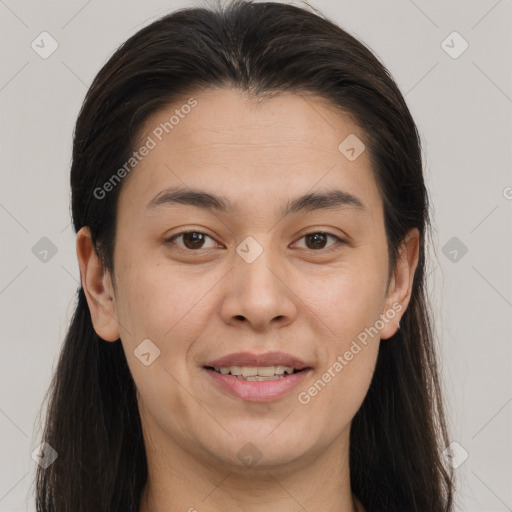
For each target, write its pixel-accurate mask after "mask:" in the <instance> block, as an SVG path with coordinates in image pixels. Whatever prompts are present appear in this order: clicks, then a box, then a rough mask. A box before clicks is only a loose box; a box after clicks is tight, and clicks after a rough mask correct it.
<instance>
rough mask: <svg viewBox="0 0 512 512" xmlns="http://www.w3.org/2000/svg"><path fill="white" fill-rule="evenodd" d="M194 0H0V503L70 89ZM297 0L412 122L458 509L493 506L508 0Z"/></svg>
mask: <svg viewBox="0 0 512 512" xmlns="http://www.w3.org/2000/svg"><path fill="white" fill-rule="evenodd" d="M288 3H296V4H297V5H301V4H300V2H298V1H297V2H288ZM194 5H202V3H200V2H194V1H175V0H168V1H163V0H159V1H157V0H152V1H145V2H142V1H139V2H135V1H126V0H125V1H101V2H100V1H98V0H89V1H66V2H63V1H62V2H55V1H53V2H50V1H47V2H40V1H38V0H27V1H23V2H21V1H15V0H0V42H1V48H2V54H1V58H2V64H1V69H0V107H1V112H2V115H1V123H0V129H1V133H0V135H1V144H2V150H1V154H0V169H1V180H2V181H1V189H0V228H1V241H2V245H1V260H0V304H1V315H2V318H1V340H2V351H1V357H0V368H1V377H0V379H1V380H0V393H1V394H0V434H1V435H0V446H1V456H0V511H1V512H6V511H27V510H35V506H34V500H33V487H32V481H33V475H34V471H35V462H34V461H33V460H32V458H31V453H32V451H33V450H34V449H35V448H36V446H37V445H38V444H39V443H40V441H41V440H40V431H39V424H38V418H37V414H38V412H39V409H40V406H41V403H42V400H43V396H44V393H45V391H46V389H47V388H48V385H49V383H50V377H51V375H52V371H53V369H54V367H55V365H56V362H57V357H58V354H59V349H60V346H61V343H62V340H63V338H64V336H65V333H66V330H67V327H68V323H69V321H70V318H71V315H72V313H73V310H74V297H75V292H76V289H77V286H78V284H79V271H78V264H77V260H76V254H75V234H74V232H73V230H72V228H71V224H70V211H69V185H68V183H69V165H70V157H71V140H72V133H73V127H74V123H75V121H76V117H77V114H78V111H79V108H80V106H81V103H82V100H83V98H84V95H85V93H86V91H87V88H88V86H89V85H90V83H91V81H92V79H93V78H94V76H95V75H96V73H97V72H98V71H99V70H100V68H101V66H102V65H103V64H104V63H105V62H106V60H107V59H108V57H109V56H110V55H111V54H112V53H113V52H114V50H115V49H116V48H117V46H118V45H119V44H120V43H122V42H123V41H124V40H125V39H126V38H127V37H129V36H130V35H132V34H133V33H134V32H136V31H137V30H138V29H140V28H142V27H143V26H145V25H147V24H148V23H149V22H151V21H152V20H154V19H156V18H157V17H159V16H161V15H163V14H166V13H168V12H170V11H173V10H175V9H177V8H180V7H187V6H194ZM311 5H313V6H314V7H315V8H317V9H320V10H321V11H322V12H323V13H324V14H325V15H326V16H328V17H330V18H331V19H333V20H334V21H336V22H337V23H338V24H339V25H341V26H342V27H343V28H345V29H346V30H348V31H349V32H350V33H352V34H354V35H355V36H357V37H359V38H360V39H362V40H363V41H364V42H365V43H366V44H367V45H368V46H370V47H371V49H372V50H373V51H374V52H375V53H376V55H377V56H378V57H379V58H380V59H381V60H382V61H383V63H384V64H385V65H386V66H387V67H388V69H389V70H390V72H391V73H392V75H393V76H394V78H395V80H396V81H397V83H398V86H399V87H400V89H401V90H402V92H403V94H404V95H405V99H406V101H407V103H408V105H409V107H410V109H411V112H412V115H413V117H414V119H415V121H416V123H417V125H418V128H419V131H420V135H421V137H422V142H423V153H424V166H425V179H426V182H427V187H428V188H429V191H430V199H431V203H432V208H433V215H434V216H433V223H434V226H433V227H434V233H433V235H434V236H433V239H432V243H433V246H432V248H431V251H430V261H429V264H428V265H429V272H430V274H429V279H430V284H431V297H432V302H433V305H434V312H435V320H436V332H437V336H438V340H439V346H440V353H439V355H440V359H441V361H442V365H441V367H442V372H443V379H444V380H443V383H444V389H445V394H446V407H447V410H448V413H449V422H450V426H451V438H452V441H453V442H456V443H458V445H460V448H457V449H458V453H459V455H457V457H458V463H460V466H459V467H458V468H457V470H456V473H457V477H458V483H459V490H458V498H457V499H458V507H457V510H465V511H469V512H476V511H478V512H483V511H485V512H501V511H510V510H512V491H511V482H512V439H511V437H512V422H511V416H512V385H511V373H512V372H511V367H512V357H511V355H512V354H511V352H512V351H511V339H512V335H511V334H512V329H511V327H512V326H511V317H512V315H511V311H512V297H511V282H512V281H511V265H510V263H511V261H512V257H511V256H512V255H511V234H512V230H511V205H512V199H511V198H512V177H511V172H510V171H511V150H510V148H511V103H512V100H511V97H512V93H511V62H512V59H511V26H510V23H511V1H510V0H499V1H497V0H480V1H447V0H439V1H432V0H429V1H427V0H414V1H413V0H393V1H386V2H382V1H378V0H375V1H367V0H339V1H335V0H316V1H315V0H312V1H311ZM44 31H46V32H48V33H49V34H50V35H51V37H52V38H53V39H54V40H55V41H56V42H57V44H58V48H57V49H56V51H55V52H54V53H53V54H52V55H50V56H49V57H48V58H46V59H43V58H42V57H41V56H40V55H39V54H38V53H37V52H36V51H34V50H33V49H32V47H31V43H32V42H33V41H34V40H35V41H36V42H37V41H38V40H40V39H38V37H39V35H40V34H41V33H42V32H44ZM454 31H456V32H457V33H458V34H460V37H459V36H458V35H453V34H452V33H453V32H454ZM44 37H47V36H44ZM46 41H47V42H48V41H49V40H48V39H47V40H46ZM443 41H445V43H443ZM464 41H466V42H467V44H468V48H467V49H466V50H465V51H464V52H463V53H462V54H460V55H457V54H458V53H459V52H460V50H462V49H463V48H464V45H465V43H464ZM45 47H46V48H49V44H46V45H45ZM445 50H448V52H451V54H452V55H449V54H448V53H447V51H445ZM454 56H455V57H456V58H454ZM43 237H47V238H48V239H49V240H51V242H52V243H53V244H54V245H55V250H56V252H55V254H53V255H52V253H49V255H48V256H47V260H46V261H41V259H40V258H39V257H37V253H38V251H37V248H38V247H39V246H38V245H36V244H38V243H39V244H41V243H45V242H40V240H41V239H42V238H43ZM46 243H47V242H46ZM34 246H35V249H34ZM464 250H467V252H466V253H464ZM454 251H456V252H454ZM458 445H457V446H458ZM461 450H464V451H461ZM465 452H467V455H465ZM460 454H462V455H464V456H463V457H462V458H461V455H460ZM465 456H467V459H465V460H464V457H465Z"/></svg>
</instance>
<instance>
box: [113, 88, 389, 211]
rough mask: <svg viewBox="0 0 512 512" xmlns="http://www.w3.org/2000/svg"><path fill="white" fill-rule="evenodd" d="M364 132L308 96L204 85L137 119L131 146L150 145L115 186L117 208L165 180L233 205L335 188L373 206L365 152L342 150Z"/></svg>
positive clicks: (142, 200) (150, 194) (146, 197)
mask: <svg viewBox="0 0 512 512" xmlns="http://www.w3.org/2000/svg"><path fill="white" fill-rule="evenodd" d="M192 100H193V101H192ZM186 105H194V107H193V108H188V107H187V108H185V106H186ZM365 138H366V137H365V134H364V132H363V130H362V129H361V128H360V127H359V126H358V125H357V124H356V123H355V122H354V121H353V120H352V119H351V117H350V116H349V115H347V114H344V113H343V112H342V111H341V110H340V109H337V108H334V107H333V106H332V105H330V104H329V103H328V102H326V101H325V100H323V99H321V98H317V97H313V96H311V95H303V94H291V93H280V94H278V95H276V96H274V97H272V98H267V99H264V100H258V101H252V100H249V99H248V98H247V97H246V96H244V95H243V94H242V93H240V92H239V91H235V90H230V89H210V90H206V91H201V92H200V93H197V94H194V95H191V96H184V97H183V98H182V99H181V100H179V101H175V102H174V103H173V104H172V105H170V106H168V107H166V108H164V109H161V110H160V111H158V112H157V113H155V114H154V115H152V116H150V118H148V120H147V121H146V123H145V124H144V126H143V128H142V130H141V134H140V137H139V145H138V146H137V147H139V146H141V145H143V144H145V143H147V142H148V141H151V143H150V144H148V145H151V146H152V149H151V150H150V151H148V152H147V154H146V156H144V157H142V158H141V160H140V162H139V163H137V165H136V166H135V167H134V169H133V170H132V171H131V173H130V175H129V176H128V178H127V179H126V182H125V183H124V184H123V190H122V193H121V197H120V201H119V211H120V212H121V211H122V210H123V209H126V208H129V209H131V210H134V209H136V210H138V211H142V210H145V209H146V206H147V204H148V202H149V201H151V200H152V199H153V198H154V197H155V195H157V194H158V193H159V192H161V191H162V190H164V189H165V188H167V187H171V186H180V187H185V188H186V187H189V188H193V189H202V190H205V191H207V192H211V193H213V194H216V195H223V196H230V197H231V199H232V203H233V204H234V205H235V207H236V208H237V209H240V208H243V207H244V205H245V206H246V207H247V208H249V207H251V208H252V207H254V205H255V204H259V205H260V206H261V207H263V206H266V207H267V208H271V202H272V201H273V200H274V199H279V202H280V205H279V206H282V199H283V198H285V199H286V198H288V197H294V196H298V195H304V194H305V193H306V192H315V191H316V190H317V189H322V191H326V190H328V189H330V188H332V189H334V188H335V189H338V190H339V189H342V190H345V191H346V192H347V193H349V194H352V195H354V196H357V197H360V198H361V200H362V202H363V203H364V205H365V207H366V208H367V209H368V211H371V210H372V209H380V208H381V206H382V203H381V201H380V197H379V193H378V190H377V188H376V184H375V181H374V178H373V173H372V171H371V164H370V159H369V155H368V152H367V151H366V150H363V151H362V153H361V154H360V155H359V156H358V157H357V158H356V159H355V160H354V159H352V160H351V159H349V158H347V154H346V153H343V151H342V150H343V148H344V146H343V143H344V141H346V140H348V141H352V142H353V141H356V144H358V143H359V144H361V146H358V147H356V150H358V151H359V150H361V148H364V145H363V144H364V141H365ZM357 141H359V142H357ZM340 144H341V145H342V147H341V150H340ZM352 145H353V144H352ZM345 146H346V144H345ZM135 149H136V148H135Z"/></svg>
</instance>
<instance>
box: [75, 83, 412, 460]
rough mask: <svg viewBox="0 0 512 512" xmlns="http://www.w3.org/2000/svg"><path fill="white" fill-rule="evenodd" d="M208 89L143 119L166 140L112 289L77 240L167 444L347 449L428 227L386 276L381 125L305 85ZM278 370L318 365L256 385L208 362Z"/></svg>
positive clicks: (122, 219) (174, 449) (99, 316)
mask: <svg viewBox="0 0 512 512" xmlns="http://www.w3.org/2000/svg"><path fill="white" fill-rule="evenodd" d="M193 97H194V99H195V101H196V102H197V103H196V104H195V106H193V108H183V105H186V104H187V101H188V99H189V97H185V98H184V99H183V102H182V103H176V104H173V105H172V107H169V108H166V109H165V110H162V111H160V112H159V113H157V114H155V115H154V116H152V117H151V118H150V119H149V120H148V121H147V123H146V124H145V127H144V131H143V133H142V135H141V137H140V141H141V145H142V144H144V143H146V144H147V145H148V146H153V147H151V148H150V150H149V151H148V152H147V154H146V156H144V157H142V158H141V161H140V162H139V163H137V165H136V166H135V168H134V169H133V170H132V171H131V173H130V174H129V176H127V177H126V178H125V180H126V181H125V182H124V183H123V189H122V192H121V194H120V198H119V204H118V220H117V235H116V236H117V238H116V243H115V252H114V269H115V288H114V287H113V286H112V280H111V277H110V276H109V275H108V273H102V270H101V267H100V266H99V264H98V261H97V260H96V259H95V257H94V254H91V253H90V252H89V253H87V250H86V249H85V247H86V245H87V244H86V239H87V237H86V235H85V232H83V233H80V234H79V237H78V239H77V250H78V253H79V259H80V268H81V273H82V280H83V281H84V282H85V284H86V286H87V297H88V302H89V306H90V309H91V315H92V318H93V323H94V327H95V329H96V331H97V332H98V334H99V335H100V336H101V337H102V338H104V339H105V340H108V341H113V340H116V339H117V338H118V337H120V338H121V341H122V345H123V348H124V351H125V354H126V357H127V361H128V365H129V368H130V370H131V372H132V375H133V378H134V381H135V384H136V387H137V393H138V400H139V408H140V412H141V418H142V422H143V426H144V432H145V436H146V437H150V438H151V439H152V441H153V444H154V445H157V446H158V447H159V448H160V449H161V450H165V451H166V453H168V454H173V456H176V457H177V458H179V454H185V453H186V454H187V456H192V457H194V458H195V459H197V460H202V461H205V462H207V463H212V464H213V463H215V464H216V465H221V466H223V465H225V466H226V467H231V468H232V467H233V465H235V466H239V467H243V466H244V464H245V465H247V460H248V459H247V458H244V457H245V456H246V455H248V456H249V457H251V456H252V457H253V458H254V457H256V458H258V457H260V460H259V462H258V464H259V466H260V467H276V466H278V465H283V464H297V465H299V464H301V463H303V464H306V463H307V462H308V461H310V460H311V459H312V458H314V457H318V456H319V455H320V454H321V453H323V452H324V451H325V450H326V448H327V447H329V446H335V445H336V443H338V444H339V446H341V445H342V444H343V443H345V448H346V442H347V440H348V433H349V430H350V424H351V421H352V418H353V417H354V415H355V413H356V412H357V410H358V409H359V407H360V406H361V404H362V402H363V400H364V397H365V395H366V392H367V390H368V387H369V385H370V382H371V379H372V375H373V372H374V368H375V363H376V358H377V354H378V350H379V343H380V340H381V339H385V338H388V337H390V336H392V335H393V334H394V333H395V332H396V325H397V321H398V320H399V319H400V317H401V316H402V314H403V311H405V308H406V307H407V303H408V300H409V297H410V291H411V283H412V277H413V273H414V269H415V266H416V261H417V252H415V247H417V238H414V237H413V238H411V240H412V242H411V243H410V244H409V245H408V246H407V248H406V249H407V251H406V252H404V254H405V256H404V258H403V261H402V262H401V263H400V264H399V265H398V266H397V271H396V273H395V274H393V275H392V276H391V277H390V276H388V257H387V254H388V252H387V242H386V236H385V231H384V217H383V206H382V200H381V197H380V195H379V191H378V189H377V186H376V183H375V181H374V179H373V177H372V171H371V164H370V159H369V154H368V151H366V150H363V146H362V145H361V144H364V143H365V139H366V137H365V134H364V132H363V131H362V130H361V129H360V128H359V127H358V126H357V125H356V124H355V123H354V122H353V121H352V120H351V119H350V118H349V117H348V116H346V115H344V114H342V113H341V112H340V111H339V110H335V109H334V108H333V107H332V106H329V105H328V104H327V103H326V102H324V101H322V100H321V99H319V98H315V97H312V96H309V97H307V96H298V95H293V94H279V95H277V96H275V97H274V98H272V99H266V100H265V101H262V102H260V103H258V104H256V103H254V102H251V101H249V100H248V99H246V98H245V97H244V96H242V95H241V93H239V92H238V91H232V90H227V89H216V90H209V91H203V92H201V93H198V94H196V95H194V96H193ZM188 104H189V105H190V104H191V103H188ZM176 110H178V111H179V112H180V115H179V116H178V117H179V121H178V122H176V119H177V118H178V117H176V119H174V120H173V121H174V122H173V127H172V130H171V129H169V125H167V129H168V131H169V133H166V131H165V130H163V129H162V126H165V123H166V122H168V121H169V119H170V117H171V116H172V115H173V114H174V113H175V111H176ZM185 112H187V113H185ZM159 127H160V130H159V129H158V128H159ZM161 132H162V133H161ZM157 134H159V136H157ZM148 137H149V138H150V139H151V141H152V142H150V141H149V139H148ZM347 137H350V138H349V139H348V140H347V141H346V142H345V143H343V141H345V139H347ZM160 138H161V140H159V139H160ZM153 143H154V144H153ZM342 143H343V144H342ZM340 144H341V147H340ZM138 147H140V146H138ZM350 148H354V151H352V150H351V149H350ZM361 150H362V152H361ZM358 153H360V154H359V155H358ZM354 157H356V158H354ZM192 190H193V191H197V192H198V193H197V194H191V191H192ZM180 191H181V195H180V194H177V193H178V192H180ZM166 192H167V194H166ZM183 192H186V193H188V194H183ZM173 193H174V195H173ZM202 194H210V195H211V196H215V198H213V199H212V198H211V197H209V196H205V195H202ZM305 196H308V197H305ZM323 196H325V197H323ZM298 198H303V199H302V200H299V199H298ZM103 200H108V194H107V197H106V198H105V199H103ZM388 277H390V280H389V281H388ZM369 333H370V334H369ZM375 333H376V334H375ZM372 334H373V335H372ZM144 340H146V341H144ZM240 353H244V354H245V355H247V354H249V356H250V355H252V356H254V357H255V359H250V358H248V359H244V358H243V357H242V356H241V355H240ZM272 353H274V354H272ZM276 353H280V355H276ZM237 354H238V355H237ZM257 356H268V358H267V359H265V357H263V358H262V359H258V357H257ZM226 358H227V359H226ZM222 359H224V361H222ZM274 363H275V364H274ZM280 365H282V366H288V365H289V366H292V367H295V368H296V369H300V368H304V369H303V370H302V371H300V372H294V373H293V374H291V375H287V376H279V375H278V376H277V378H273V379H269V380H244V379H241V378H238V377H235V376H232V375H224V374H222V373H218V372H216V371H215V370H212V369H210V368H208V367H219V368H220V367H222V368H227V367H229V366H241V367H242V370H241V371H242V373H243V371H245V373H246V374H251V373H252V372H254V370H247V369H245V370H244V368H243V367H244V366H247V367H255V366H256V367H259V368H260V370H261V368H262V367H272V366H280ZM222 371H226V370H222ZM233 371H234V372H236V368H235V369H234V370H233ZM266 371H268V368H267V370H266ZM279 371H280V370H279V368H274V371H270V373H271V374H274V373H275V372H277V373H279ZM289 371H290V370H289ZM260 373H265V370H262V371H261V372H260ZM285 373H286V372H285ZM248 443H251V444H248Z"/></svg>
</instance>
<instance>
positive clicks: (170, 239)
mask: <svg viewBox="0 0 512 512" xmlns="http://www.w3.org/2000/svg"><path fill="white" fill-rule="evenodd" d="M189 233H199V234H201V235H206V236H207V237H208V238H211V239H212V240H214V238H213V237H211V236H210V235H208V234H207V233H204V232H202V231H196V230H192V231H191V230H188V231H181V232H180V233H176V234H174V235H173V236H172V237H171V238H169V239H167V240H165V243H166V244H173V243H174V240H175V239H176V238H179V237H180V236H182V235H186V234H189ZM308 235H327V236H328V237H332V238H335V239H336V241H337V243H336V244H334V245H333V246H332V247H328V248H327V249H317V250H315V249H309V250H310V251H312V252H318V253H320V252H324V253H326V252H331V251H335V250H336V249H337V248H338V246H339V245H340V244H346V243H347V242H345V240H343V239H341V238H340V237H339V236H336V235H333V234H332V233H327V232H325V231H311V232H310V233H305V234H304V235H302V236H301V237H300V238H299V240H302V239H303V238H304V237H306V236H308ZM178 248H179V249H181V250H183V251H186V252H199V251H201V250H203V248H201V249H195V250H194V249H188V248H186V247H180V246H178Z"/></svg>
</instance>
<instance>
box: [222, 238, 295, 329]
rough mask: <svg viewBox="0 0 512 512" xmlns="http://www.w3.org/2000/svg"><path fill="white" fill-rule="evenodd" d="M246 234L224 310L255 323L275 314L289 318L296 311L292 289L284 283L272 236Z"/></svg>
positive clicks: (239, 251)
mask: <svg viewBox="0 0 512 512" xmlns="http://www.w3.org/2000/svg"><path fill="white" fill-rule="evenodd" d="M260 240H261V243H260V241H257V240H256V239H255V238H254V237H251V236H249V237H247V238H246V239H245V240H243V241H242V242H241V243H240V244H239V245H238V247H237V248H236V253H237V254H236V255H235V259H234V265H233V269H232V272H234V274H233V281H232V288H231V289H230V290H229V292H228V297H226V303H225V307H224V314H225V315H227V317H228V318H225V320H227V321H232V320H233V318H237V319H240V318H241V317H243V318H244V319H245V320H247V321H248V322H249V323H251V324H253V326H256V325H257V324H258V325H259V326H264V325H266V324H268V323H269V322H271V321H272V320H273V319H275V318H279V319H280V320H281V321H282V318H283V317H286V318H287V319H288V321H290V320H291V318H292V317H293V316H294V315H295V314H296V312H295V306H294V302H293V300H292V298H291V296H290V292H289V291H288V289H287V287H286V286H285V285H284V284H283V282H282V280H283V277H282V276H280V273H281V274H282V273H283V272H282V271H281V270H280V267H281V266H280V265H279V264H278V261H279V258H278V257H277V256H276V255H274V254H273V250H274V248H273V243H272V237H270V236H268V237H264V236H262V237H260Z"/></svg>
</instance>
